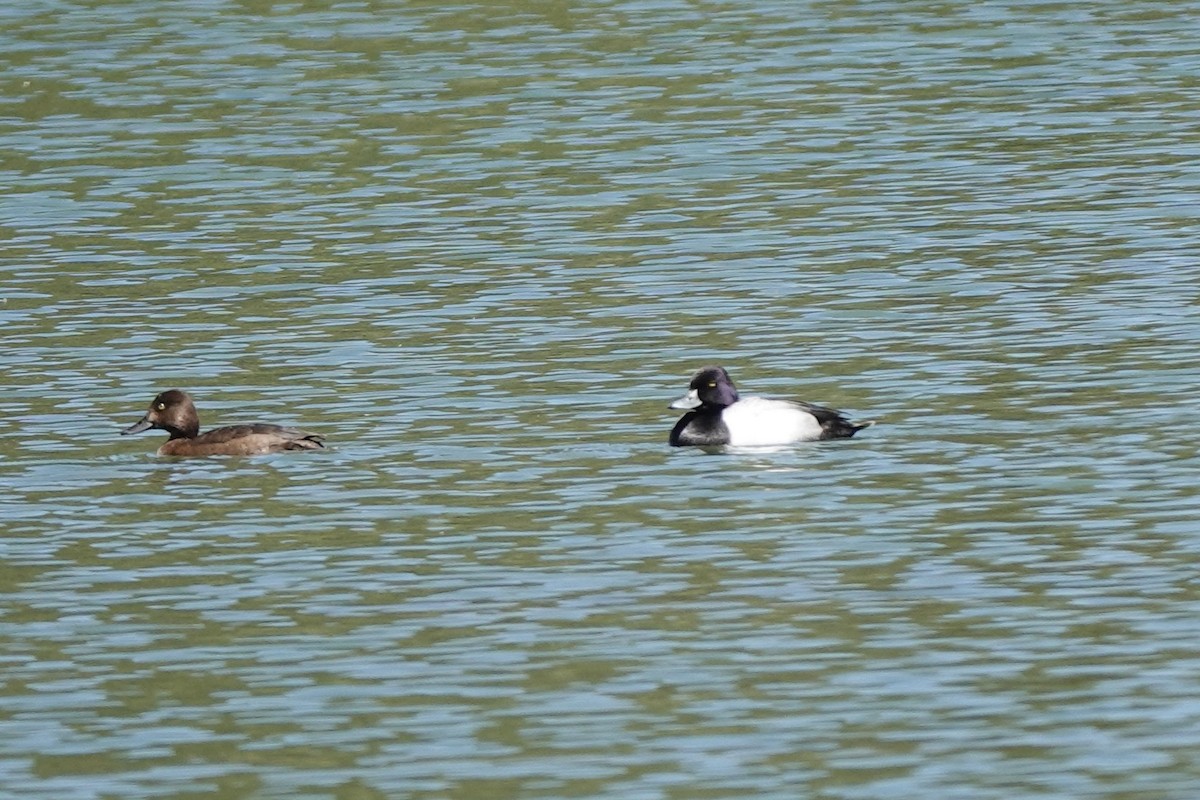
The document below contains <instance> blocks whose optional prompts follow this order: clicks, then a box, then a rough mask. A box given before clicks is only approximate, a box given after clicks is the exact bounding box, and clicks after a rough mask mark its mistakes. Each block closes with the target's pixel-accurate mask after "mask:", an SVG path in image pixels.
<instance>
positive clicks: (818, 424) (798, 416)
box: [669, 366, 875, 447]
mask: <svg viewBox="0 0 1200 800" xmlns="http://www.w3.org/2000/svg"><path fill="white" fill-rule="evenodd" d="M670 407H671V408H675V409H685V410H687V413H686V414H684V415H683V416H682V417H680V419H679V421H678V422H677V423H675V427H674V429H672V431H671V437H670V440H669V441H670V444H671V446H672V447H691V446H699V447H717V446H721V445H730V446H732V447H773V446H778V445H786V444H792V443H795V442H806V441H816V440H819V439H849V438H850V437H851V436H853V435H854V434H856V433H858V432H859V431H861V430H862V429H863V428H868V427H870V426H871V425H874V424H875V423H874V421H873V420H872V421H868V422H851V421H850V420H848V419H847V418H846V417H845V416H843V415H842V413H841V412H840V411H836V410H834V409H832V408H826V407H824V406H818V405H813V404H812V403H804V402H800V401H792V400H772V399H769V398H766V397H741V396H740V395H739V394H738V390H737V387H736V386H735V385H734V383H733V379H732V378H730V377H729V373H728V372H727V371H726V370H725V368H724V367H721V366H708V367H703V368H701V369H700V370H699V371H697V372H696V374H695V375H694V376H693V377H692V380H691V383H689V384H688V393H687V394H685V395H684V396H683V397H680V398H679V399H677V400H675V401H674V402H673V403H671V406H670Z"/></svg>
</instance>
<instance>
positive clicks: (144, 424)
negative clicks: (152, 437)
mask: <svg viewBox="0 0 1200 800" xmlns="http://www.w3.org/2000/svg"><path fill="white" fill-rule="evenodd" d="M153 425H154V423H153V422H151V421H150V420H149V419H147V418H146V417H142V418H141V419H139V420H138V421H137V422H135V423H133V424H132V425H130V426H129V427H128V428H126V429H125V430H123V431H121V435H122V436H128V435H129V434H131V433H141V432H142V431H144V430H146V429H147V428H150V427H152V426H153Z"/></svg>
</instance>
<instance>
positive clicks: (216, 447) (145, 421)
mask: <svg viewBox="0 0 1200 800" xmlns="http://www.w3.org/2000/svg"><path fill="white" fill-rule="evenodd" d="M149 428H158V429H159V430H164V431H166V432H167V433H168V434H169V435H170V437H171V438H170V439H168V440H167V442H166V444H164V445H163V446H162V447H160V448H158V454H159V455H160V456H252V455H258V454H260V453H276V452H278V451H280V450H316V449H318V448H321V447H324V446H325V445H324V444H322V440H323V439H324V438H325V437H324V436H322V435H320V434H317V433H309V432H307V431H302V430H300V429H299V428H285V427H283V426H280V425H266V424H263V423H261V422H255V423H250V424H246V425H229V426H226V427H224V428H214V429H213V430H211V431H209V432H208V433H204V434H202V433H200V416H199V415H198V414H197V413H196V406H195V404H193V403H192V398H191V397H190V396H189V395H188V393H187V392H181V391H179V390H178V389H171V390H170V391H166V392H163V393H162V394H160V395H159V396H158V397H156V398H154V401H153V402H152V403H150V410H149V411H147V412H146V416H144V417H142V418H141V420H139V421H138V422H136V423H134V424H133V425H131V426H129V427H128V428H126V429H125V430H123V431H121V433H122V434H130V433H141V432H142V431H144V430H147V429H149Z"/></svg>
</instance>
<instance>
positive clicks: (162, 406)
mask: <svg viewBox="0 0 1200 800" xmlns="http://www.w3.org/2000/svg"><path fill="white" fill-rule="evenodd" d="M157 408H158V410H159V411H166V410H167V404H166V403H159V404H158V406H157Z"/></svg>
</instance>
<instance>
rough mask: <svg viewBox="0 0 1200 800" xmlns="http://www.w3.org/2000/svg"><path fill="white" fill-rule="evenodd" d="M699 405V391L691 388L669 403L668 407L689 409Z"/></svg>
mask: <svg viewBox="0 0 1200 800" xmlns="http://www.w3.org/2000/svg"><path fill="white" fill-rule="evenodd" d="M699 405H700V392H698V391H697V390H695V389H692V390H691V391H690V392H688V393H687V394H685V395H684V396H683V397H681V398H679V399H678V400H676V401H675V402H674V403H671V405H670V406H669V408H679V409H690V408H696V407H697V406H699Z"/></svg>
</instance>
